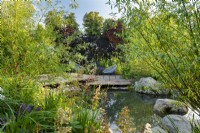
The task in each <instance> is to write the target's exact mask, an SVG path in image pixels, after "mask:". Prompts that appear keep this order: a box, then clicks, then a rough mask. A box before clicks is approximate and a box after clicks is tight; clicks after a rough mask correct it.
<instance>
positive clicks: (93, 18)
mask: <svg viewBox="0 0 200 133" xmlns="http://www.w3.org/2000/svg"><path fill="white" fill-rule="evenodd" d="M83 26H84V28H85V33H86V34H87V35H88V36H100V35H101V31H102V26H103V17H101V16H99V13H98V12H90V13H86V14H85V15H84V17H83Z"/></svg>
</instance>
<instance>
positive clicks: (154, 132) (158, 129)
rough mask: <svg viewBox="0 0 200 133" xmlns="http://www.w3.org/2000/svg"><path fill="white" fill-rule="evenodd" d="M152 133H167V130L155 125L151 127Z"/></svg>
mask: <svg viewBox="0 0 200 133" xmlns="http://www.w3.org/2000/svg"><path fill="white" fill-rule="evenodd" d="M151 131H152V133H167V131H165V130H164V129H162V128H161V127H159V126H157V127H153V128H152V129H151Z"/></svg>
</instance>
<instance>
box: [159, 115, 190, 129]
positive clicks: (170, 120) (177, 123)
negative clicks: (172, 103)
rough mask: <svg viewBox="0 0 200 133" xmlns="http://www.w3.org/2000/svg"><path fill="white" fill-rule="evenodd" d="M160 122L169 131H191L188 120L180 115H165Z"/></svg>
mask: <svg viewBox="0 0 200 133" xmlns="http://www.w3.org/2000/svg"><path fill="white" fill-rule="evenodd" d="M161 123H162V125H163V127H164V128H165V129H167V130H168V131H169V133H192V127H191V124H190V122H189V121H188V120H187V119H186V118H185V117H183V116H181V115H167V116H165V117H164V118H163V119H162V120H161Z"/></svg>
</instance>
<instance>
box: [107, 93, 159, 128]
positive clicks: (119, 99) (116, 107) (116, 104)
mask: <svg viewBox="0 0 200 133" xmlns="http://www.w3.org/2000/svg"><path fill="white" fill-rule="evenodd" d="M107 97H108V100H107V103H106V112H107V117H108V120H109V122H110V124H111V126H115V123H116V120H117V118H118V113H119V112H120V111H121V109H122V108H123V107H124V106H128V108H129V110H130V116H131V117H132V118H133V120H134V128H136V130H137V131H141V130H142V129H143V127H144V125H145V124H146V123H150V124H152V125H154V124H155V123H156V121H155V117H156V116H155V115H154V114H153V106H154V103H155V102H156V99H157V98H156V97H152V96H148V95H145V94H139V93H135V92H129V91H108V93H107Z"/></svg>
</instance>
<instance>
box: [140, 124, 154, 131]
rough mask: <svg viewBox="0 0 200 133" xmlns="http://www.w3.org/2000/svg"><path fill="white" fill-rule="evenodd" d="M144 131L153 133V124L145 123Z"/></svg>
mask: <svg viewBox="0 0 200 133" xmlns="http://www.w3.org/2000/svg"><path fill="white" fill-rule="evenodd" d="M142 133H152V130H151V125H150V124H149V123H147V124H146V125H145V127H144V130H143V131H142Z"/></svg>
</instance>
